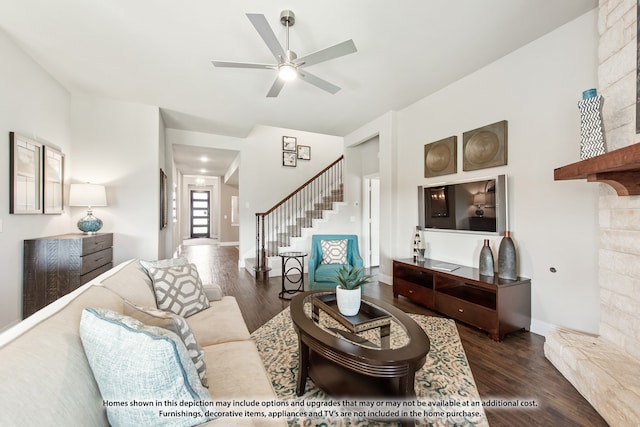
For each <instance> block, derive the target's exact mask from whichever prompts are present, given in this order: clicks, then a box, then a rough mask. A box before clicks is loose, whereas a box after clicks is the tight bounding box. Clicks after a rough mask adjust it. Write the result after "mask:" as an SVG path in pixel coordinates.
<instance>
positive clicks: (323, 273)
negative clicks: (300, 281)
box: [309, 234, 364, 290]
mask: <svg viewBox="0 0 640 427" xmlns="http://www.w3.org/2000/svg"><path fill="white" fill-rule="evenodd" d="M321 240H347V262H348V264H322V247H321V246H320V241H321ZM345 265H351V266H352V267H359V268H360V269H362V268H363V265H364V264H363V262H362V258H361V257H360V250H359V249H358V236H356V235H355V234H315V235H313V236H311V254H310V255H309V289H311V290H314V289H335V287H336V285H337V283H336V282H333V281H331V280H330V279H331V278H332V277H335V276H336V274H337V272H338V270H339V269H340V268H341V267H344V266H345ZM363 274H364V273H362V272H361V273H360V275H363Z"/></svg>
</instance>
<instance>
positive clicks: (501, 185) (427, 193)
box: [418, 175, 507, 234]
mask: <svg viewBox="0 0 640 427" xmlns="http://www.w3.org/2000/svg"><path fill="white" fill-rule="evenodd" d="M506 183H507V179H506V176H505V175H498V176H495V177H489V178H482V179H476V180H474V181H465V182H456V183H439V184H430V185H423V186H420V187H418V206H419V221H420V227H421V228H422V229H423V230H442V231H461V232H470V233H471V232H475V233H483V234H503V233H504V231H505V230H506V224H507V188H506Z"/></svg>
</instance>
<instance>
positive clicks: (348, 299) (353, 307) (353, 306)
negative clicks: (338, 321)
mask: <svg viewBox="0 0 640 427" xmlns="http://www.w3.org/2000/svg"><path fill="white" fill-rule="evenodd" d="M361 296H362V291H361V288H359V287H358V288H356V289H344V288H343V287H341V286H337V287H336V300H337V301H338V310H339V311H340V314H342V315H343V316H355V315H356V314H358V311H359V310H360V299H361Z"/></svg>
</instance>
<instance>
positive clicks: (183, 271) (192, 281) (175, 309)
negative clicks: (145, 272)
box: [149, 264, 209, 317]
mask: <svg viewBox="0 0 640 427" xmlns="http://www.w3.org/2000/svg"><path fill="white" fill-rule="evenodd" d="M149 276H150V277H151V280H152V281H153V291H154V292H155V294H156V302H157V304H158V308H159V309H161V310H168V311H170V312H172V313H175V314H177V315H178V316H182V317H189V316H191V315H193V314H196V313H198V312H199V311H202V310H204V309H206V308H209V300H208V299H207V295H206V294H205V292H204V288H203V287H202V281H201V280H200V276H199V275H198V269H197V268H196V266H195V265H193V264H188V265H183V266H175V267H167V268H155V267H151V268H149Z"/></svg>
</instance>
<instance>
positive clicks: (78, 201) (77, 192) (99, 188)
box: [69, 184, 107, 206]
mask: <svg viewBox="0 0 640 427" xmlns="http://www.w3.org/2000/svg"><path fill="white" fill-rule="evenodd" d="M69 206H107V192H106V190H105V188H104V185H97V184H71V187H70V189H69Z"/></svg>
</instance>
